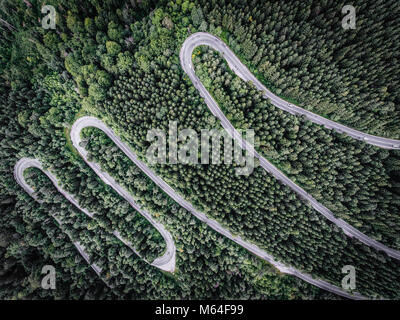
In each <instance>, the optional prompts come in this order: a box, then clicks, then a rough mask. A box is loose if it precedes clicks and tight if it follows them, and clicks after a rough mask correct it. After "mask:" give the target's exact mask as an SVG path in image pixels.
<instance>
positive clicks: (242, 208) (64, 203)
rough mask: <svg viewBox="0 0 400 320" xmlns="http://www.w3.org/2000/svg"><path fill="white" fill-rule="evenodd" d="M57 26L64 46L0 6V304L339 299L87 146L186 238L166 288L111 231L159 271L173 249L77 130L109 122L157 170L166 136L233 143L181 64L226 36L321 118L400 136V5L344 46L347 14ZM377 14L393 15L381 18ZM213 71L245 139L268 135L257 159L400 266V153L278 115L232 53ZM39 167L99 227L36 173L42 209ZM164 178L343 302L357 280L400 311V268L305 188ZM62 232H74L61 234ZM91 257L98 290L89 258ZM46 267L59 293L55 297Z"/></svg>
mask: <svg viewBox="0 0 400 320" xmlns="http://www.w3.org/2000/svg"><path fill="white" fill-rule="evenodd" d="M48 4H49V5H53V6H54V7H55V9H56V12H57V20H56V29H55V30H52V29H44V28H43V27H42V24H41V22H40V21H41V19H42V18H43V14H42V13H41V6H42V3H41V2H40V1H19V2H16V1H13V0H3V1H1V2H0V18H1V19H0V28H1V32H2V37H1V38H0V57H1V64H0V74H1V78H2V81H1V83H0V95H1V100H0V101H1V102H0V103H1V112H0V123H1V126H0V145H1V149H0V159H1V161H0V174H1V177H2V179H1V180H0V186H1V188H0V190H1V191H0V206H1V210H0V225H1V228H0V263H1V265H0V299H115V298H120V299H189V298H190V299H202V298H203V299H224V298H225V299H316V298H318V299H338V298H339V297H338V296H335V295H333V294H331V293H328V292H326V291H324V290H321V289H319V288H317V287H314V286H312V285H310V284H308V283H306V282H304V281H302V280H300V279H298V278H296V277H291V276H287V275H283V274H280V273H279V272H278V271H277V270H276V269H275V268H273V267H272V266H271V265H269V264H268V263H266V262H265V261H263V260H261V259H259V258H258V257H256V256H254V255H252V254H250V253H249V252H248V251H246V250H245V249H244V248H242V247H241V246H239V245H237V244H235V243H234V242H232V241H230V240H229V239H226V238H225V237H223V236H222V235H220V234H219V233H217V232H215V231H213V230H212V229H210V228H208V227H207V226H206V225H204V224H203V223H201V221H199V220H197V219H196V218H194V217H193V216H192V215H191V214H190V212H188V211H186V210H185V209H183V208H182V207H181V206H179V205H178V204H177V203H175V202H174V200H172V199H171V198H169V196H167V195H166V194H165V193H164V192H163V191H162V190H161V189H160V188H159V187H158V186H157V185H156V184H155V183H154V182H153V181H152V180H150V179H149V178H148V177H147V176H146V175H145V174H144V173H143V172H142V171H141V170H140V169H138V168H137V167H136V166H135V165H134V164H133V163H132V162H131V161H130V160H129V159H128V158H127V157H126V156H125V155H124V154H123V152H122V151H121V150H120V149H119V148H118V147H116V146H115V145H114V143H113V142H112V141H111V140H110V139H109V138H108V137H107V136H106V135H105V134H104V133H103V132H101V131H100V130H98V129H95V128H86V129H84V130H83V133H82V136H83V139H84V141H85V144H86V145H85V148H86V149H87V150H88V152H89V156H90V158H91V159H92V160H93V161H95V162H96V163H99V164H100V165H101V167H102V169H103V170H104V171H106V172H108V173H109V174H110V175H111V176H112V177H113V178H115V179H116V180H117V182H118V183H119V184H121V185H122V186H123V187H124V188H126V190H128V191H129V193H130V194H131V195H132V196H133V197H134V198H135V200H136V201H137V202H138V203H139V204H140V205H141V206H142V207H144V208H146V210H147V211H148V212H150V213H151V215H152V216H153V217H154V218H155V219H156V220H157V221H159V222H160V223H162V224H163V225H164V226H165V227H166V229H167V230H168V231H169V232H171V234H172V236H173V239H174V242H175V246H176V248H177V270H176V272H174V273H173V274H169V273H166V272H162V271H160V270H158V269H156V268H154V267H152V266H150V265H149V264H147V263H146V262H145V261H144V260H143V259H141V258H140V257H138V256H137V255H135V254H134V253H132V252H131V251H130V250H128V249H127V247H126V246H124V245H123V244H122V243H121V242H119V241H118V240H117V239H116V238H115V237H114V236H113V235H112V234H111V233H110V231H111V230H114V229H118V230H119V231H120V232H121V234H123V235H124V237H126V238H127V239H129V241H131V242H132V243H133V244H134V245H135V247H136V248H137V249H138V251H139V252H140V254H141V256H142V257H144V258H145V259H148V260H150V261H151V260H153V259H154V258H155V257H157V256H160V255H161V254H162V253H163V251H164V250H165V242H164V241H163V238H162V237H161V236H160V234H159V233H158V232H157V230H155V229H154V228H153V227H152V226H151V225H150V224H149V223H148V222H147V221H146V220H145V219H144V218H143V217H142V216H141V215H140V214H138V213H137V212H136V211H135V210H134V209H132V208H131V207H130V206H129V205H128V204H127V203H126V201H124V200H123V199H122V198H121V197H120V196H119V195H118V194H117V193H116V192H115V191H114V190H113V189H112V188H111V187H110V186H108V185H107V184H105V183H104V182H102V181H101V180H100V179H99V178H98V176H97V175H96V174H95V173H94V171H93V170H92V169H90V167H88V166H87V164H86V163H85V162H84V161H83V159H82V158H81V157H80V155H79V154H78V153H77V151H76V149H75V148H74V147H73V145H72V143H71V140H70V135H69V134H70V129H71V125H72V124H73V123H74V121H75V120H76V119H78V118H80V117H81V116H84V115H92V116H96V117H98V118H99V119H101V120H102V121H104V122H105V123H106V124H107V125H109V126H110V127H111V128H113V130H114V131H115V132H116V133H117V134H118V135H119V136H120V137H121V138H122V139H123V140H124V141H125V142H126V143H127V144H128V145H129V146H130V148H131V149H132V150H134V151H135V153H136V154H137V155H138V157H139V158H140V159H141V160H142V161H144V162H146V157H145V155H146V150H147V148H148V147H149V145H150V142H149V141H147V139H146V135H147V132H148V131H149V130H151V129H153V128H160V129H162V130H165V131H166V132H167V131H168V124H169V122H170V121H177V122H178V129H179V128H191V129H194V130H196V132H200V130H201V129H221V125H220V123H219V122H218V120H217V118H215V117H214V116H213V114H212V113H211V112H210V111H209V109H208V108H207V106H206V105H205V103H204V101H203V98H202V97H201V96H200V95H199V94H198V92H197V90H196V89H195V87H194V86H193V84H192V83H191V81H190V80H189V78H188V77H187V75H186V74H185V73H184V71H183V70H182V68H181V66H180V63H179V50H180V47H181V45H182V43H183V42H184V40H185V39H186V38H187V37H188V36H189V35H190V34H193V33H195V32H197V31H206V32H209V33H211V34H214V35H216V36H218V37H220V38H221V39H222V40H223V41H224V42H225V43H226V44H227V45H228V46H229V47H230V48H231V49H232V50H233V51H234V52H235V54H237V55H238V56H239V57H240V59H241V61H242V62H243V63H244V64H245V65H246V66H247V67H248V68H249V70H251V71H252V72H253V73H254V74H255V75H256V76H257V78H258V79H259V80H260V81H262V82H263V83H264V84H265V85H266V86H267V87H268V88H269V89H270V90H272V91H273V92H274V93H276V94H277V95H279V96H281V97H282V98H285V99H287V100H289V101H293V102H294V103H296V104H298V105H299V106H301V107H303V108H305V109H308V110H310V111H313V112H315V113H317V114H319V115H322V116H325V117H327V118H329V119H332V120H335V121H337V122H339V123H342V124H345V125H348V126H350V127H352V128H355V129H359V130H362V131H365V132H368V133H371V134H376V135H379V136H384V137H390V138H400V126H399V119H400V107H399V102H400V97H399V96H398V95H399V93H400V92H399V90H397V88H398V86H399V77H400V74H399V72H398V70H399V66H398V63H399V52H400V50H398V49H399V45H400V39H399V36H400V32H399V31H400V23H399V18H398V16H399V13H400V12H399V11H400V6H398V4H397V3H396V1H394V0H393V1H383V0H378V1H371V0H366V1H362V3H360V4H359V5H358V4H357V23H358V24H359V27H358V28H356V29H355V30H343V29H342V27H341V25H340V21H341V18H342V15H341V11H340V9H341V7H342V6H343V5H344V4H345V3H344V2H343V1H312V0H307V1H291V2H290V3H289V2H279V3H277V2H272V1H262V2H259V1H255V0H253V1H238V0H236V1H216V0H211V1H210V0H195V1H188V0H186V1H184V0H174V1H144V0H142V1H135V0H132V1H123V0H121V1H118V0H108V1H98V0H86V1H77V0H71V1H68V2H66V1H61V0H53V1H50V0H49V1H48ZM372 12H373V13H372ZM192 60H193V62H194V65H195V68H196V74H197V75H198V76H199V77H200V79H201V81H202V82H203V83H204V85H205V86H206V88H207V90H208V91H209V92H210V93H211V94H212V96H213V97H214V98H215V99H216V101H217V102H218V104H219V105H220V107H221V108H222V110H223V111H224V113H225V114H226V115H227V117H228V119H229V120H230V121H231V122H232V124H233V125H234V126H235V128H238V129H246V128H252V129H254V130H255V134H256V139H257V141H256V148H257V150H258V151H259V152H261V153H262V155H263V156H265V157H266V158H267V159H268V160H269V161H271V162H272V163H273V164H274V165H275V166H277V167H278V168H279V169H280V170H282V171H283V172H284V173H285V174H286V175H287V176H288V177H289V178H291V179H292V180H293V181H295V182H296V183H297V184H299V185H300V186H301V187H302V188H304V189H305V190H306V191H307V192H309V193H310V194H312V196H313V197H315V198H316V199H317V200H318V201H320V202H321V203H323V204H324V205H325V206H327V207H328V208H329V209H330V210H331V211H332V212H333V213H334V214H335V216H337V217H339V218H342V219H343V220H345V221H347V222H348V223H350V224H351V225H352V226H354V227H356V228H357V229H359V230H360V231H362V232H364V233H365V234H367V235H369V236H370V237H372V238H374V239H376V240H378V241H380V242H382V243H384V244H386V245H388V246H389V247H391V248H395V249H400V237H399V234H400V153H399V151H394V150H390V151H389V150H384V149H379V148H377V147H374V146H371V145H369V144H366V143H363V142H360V141H356V140H353V139H351V138H349V137H347V136H344V135H341V134H338V133H336V132H334V131H331V130H328V129H326V128H324V127H321V126H319V125H316V124H313V123H311V122H310V121H308V120H306V119H304V118H301V117H296V116H293V115H291V114H289V113H285V112H283V111H282V110H280V109H277V108H276V107H275V106H274V105H272V104H271V103H269V102H268V100H266V99H264V98H263V97H262V94H261V93H260V92H258V91H257V90H256V89H255V88H254V87H253V86H252V85H251V84H250V83H245V82H243V81H242V80H240V79H239V78H238V77H237V76H235V75H234V74H233V73H232V71H231V70H230V69H229V67H228V65H227V64H226V62H225V61H224V60H223V58H222V57H221V56H219V54H217V53H216V52H214V51H213V50H211V49H210V48H207V47H198V48H197V49H196V50H195V53H194V55H193V57H192ZM21 157H32V158H37V159H39V160H40V161H41V162H42V163H43V164H44V166H45V167H46V168H47V169H49V170H50V171H51V172H52V173H53V174H55V175H56V176H57V177H58V178H59V180H60V181H62V184H63V188H64V189H65V190H67V191H68V192H69V193H71V194H73V195H74V197H75V198H76V199H78V201H79V204H80V205H81V206H82V207H85V208H87V209H88V210H90V211H91V212H94V213H95V216H96V219H89V218H88V217H87V216H85V215H84V214H83V213H82V212H80V211H79V210H78V209H77V208H75V207H74V206H73V205H72V204H71V203H69V202H68V200H66V199H65V198H64V197H63V196H61V195H60V194H59V193H58V191H57V190H56V189H55V188H54V186H53V185H52V184H51V182H50V181H49V180H48V178H47V177H46V176H45V175H44V174H43V173H42V172H40V171H38V170H36V169H29V170H26V171H25V178H26V179H27V181H28V182H29V184H30V185H31V186H32V187H34V188H35V191H36V193H37V194H38V197H39V198H40V199H41V200H42V201H41V202H40V203H39V202H37V201H35V200H34V199H32V198H31V197H30V196H29V195H28V194H26V193H25V192H24V190H23V189H22V188H21V187H20V186H19V185H18V184H17V183H16V181H15V180H14V177H13V167H14V165H15V163H16V162H17V161H18V160H19V159H20V158H21ZM151 168H152V169H153V170H154V171H155V172H156V173H157V174H158V175H159V176H160V177H162V178H163V179H164V180H165V181H166V182H168V184H169V185H170V186H171V187H173V189H174V190H176V191H177V192H179V193H180V194H181V195H182V196H183V197H184V198H185V199H186V200H188V201H189V202H190V203H192V204H193V205H194V206H195V207H196V208H198V209H199V210H201V211H202V212H204V213H206V214H207V216H209V217H210V218H213V219H215V220H217V221H219V222H220V223H221V224H222V225H223V226H224V227H226V228H227V229H229V230H230V231H231V232H232V233H234V234H237V235H240V236H241V237H242V238H243V239H246V240H248V241H250V242H251V243H254V244H256V245H258V246H259V247H260V248H263V249H265V250H266V251H267V252H269V253H270V254H272V255H273V256H274V257H275V258H276V259H277V260H279V261H282V262H284V263H286V264H288V265H290V266H293V267H295V268H297V269H299V270H301V271H304V272H306V273H309V274H312V275H313V277H315V278H318V279H323V280H326V281H328V282H330V283H332V284H335V285H337V286H340V283H341V280H342V278H343V274H342V272H341V270H342V267H343V266H344V265H353V266H355V268H356V270H357V290H356V291H357V292H360V293H362V294H363V295H366V296H368V297H370V298H381V297H385V298H389V299H399V298H400V272H399V271H400V262H399V261H398V260H396V259H393V258H390V257H389V256H387V255H386V254H385V253H383V252H379V251H376V250H375V249H373V248H370V247H368V246H367V245H365V244H363V243H361V242H359V241H358V240H356V239H352V238H350V237H348V236H347V235H346V234H345V233H344V232H343V231H342V230H341V229H339V228H338V227H337V226H336V225H334V224H333V223H331V222H329V221H327V220H326V219H325V218H324V217H323V216H321V215H320V214H319V213H318V212H317V211H316V210H314V209H313V208H312V207H311V206H310V205H309V204H307V203H305V202H304V201H303V200H302V199H301V198H300V197H299V196H297V195H296V194H295V193H294V192H293V191H292V190H291V189H289V188H288V187H287V186H285V185H283V184H281V183H280V182H279V181H277V180H276V179H275V178H274V177H273V176H272V175H270V174H269V173H267V172H265V171H264V170H263V169H262V168H260V167H257V168H255V169H254V172H253V173H252V174H251V175H249V176H237V175H235V170H234V169H235V168H234V166H228V165H201V164H198V165H194V164H168V163H167V164H156V165H152V166H151ZM54 216H55V217H57V219H59V220H60V221H62V224H59V223H58V222H57V221H56V220H55V219H54V218H53V217H54ZM74 241H79V242H80V243H82V244H83V245H84V247H85V249H86V250H87V252H88V254H89V256H90V259H91V262H92V261H93V262H96V264H97V265H99V266H101V268H102V270H103V271H102V274H101V277H98V276H97V275H96V273H95V272H94V271H93V270H92V269H91V268H90V266H89V265H88V264H87V263H86V261H85V260H84V259H83V258H82V257H81V256H80V255H79V253H78V252H77V250H76V248H75V247H74V245H73V242H74ZM43 265H53V266H54V267H55V268H56V270H57V289H56V290H53V291H52V290H43V289H42V288H41V286H40V281H41V278H42V275H41V269H42V266H43Z"/></svg>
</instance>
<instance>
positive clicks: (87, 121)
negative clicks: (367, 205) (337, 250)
mask: <svg viewBox="0 0 400 320" xmlns="http://www.w3.org/2000/svg"><path fill="white" fill-rule="evenodd" d="M86 127H94V128H98V129H100V130H102V131H103V132H104V133H105V134H106V135H107V136H108V137H109V138H110V139H111V140H112V141H113V142H114V143H115V144H116V145H117V146H118V147H119V148H120V149H121V150H122V151H123V152H124V153H125V154H126V156H127V157H128V158H129V159H130V160H131V161H132V162H133V163H135V164H136V165H137V166H138V167H139V168H140V169H141V170H142V171H143V172H144V173H145V174H146V175H147V176H148V177H149V178H150V179H151V180H153V181H154V183H155V184H157V185H158V186H159V187H160V188H161V189H162V190H163V191H164V192H165V193H166V194H168V195H169V196H170V197H171V198H172V199H174V200H175V201H176V202H177V203H178V204H180V205H181V206H182V207H183V208H185V209H186V210H188V211H189V212H190V213H191V214H193V215H194V216H195V217H196V218H198V219H199V220H201V221H202V222H204V223H206V224H207V225H208V226H209V227H211V228H212V229H214V230H215V231H217V232H218V233H220V234H222V235H224V236H225V237H227V238H229V239H231V240H232V241H234V242H236V243H237V244H239V245H240V246H242V247H244V248H246V249H247V250H248V251H250V252H252V253H253V254H255V255H256V256H258V257H260V258H261V259H264V260H265V261H267V262H269V263H270V264H272V265H274V266H275V267H276V268H277V269H278V270H279V271H280V272H282V273H285V274H290V275H294V276H296V277H298V278H300V279H303V280H304V281H307V282H308V283H311V284H313V285H315V286H317V287H320V288H322V289H325V290H327V291H330V292H332V293H335V294H337V295H340V296H343V297H346V298H349V299H365V297H363V296H362V295H360V294H358V293H355V294H354V295H352V294H350V293H348V292H347V291H345V290H343V289H341V288H339V287H337V286H334V285H332V284H331V283H329V282H326V281H324V280H319V279H314V278H313V277H312V276H311V275H309V274H305V273H302V272H300V271H299V270H297V269H295V268H292V267H290V266H286V265H285V264H283V263H281V262H279V261H276V260H275V259H274V258H273V257H272V256H271V255H270V254H268V253H267V252H266V251H265V250H262V249H260V248H259V247H258V246H256V245H254V244H251V243H249V242H247V241H245V240H243V239H242V238H241V237H240V236H234V235H232V234H231V233H230V232H229V231H228V230H227V229H225V228H224V227H222V226H221V224H220V223H218V222H217V221H215V220H213V219H209V218H208V217H207V216H206V215H205V214H204V213H202V212H199V211H197V210H196V209H195V208H194V207H193V206H192V205H191V204H190V203H189V202H187V201H186V200H184V199H183V197H181V196H180V195H179V194H178V193H176V192H175V190H174V189H172V188H171V187H170V186H169V185H168V184H167V183H166V182H165V181H164V180H162V179H161V178H160V177H159V176H157V175H156V174H155V173H154V172H153V171H152V170H151V169H150V168H149V167H148V166H147V165H146V164H145V163H143V162H142V161H141V160H139V159H138V157H137V156H136V155H135V153H134V152H133V151H132V150H131V149H130V147H129V146H127V145H126V144H125V143H124V142H122V140H121V139H120V138H119V137H118V136H117V135H116V134H115V133H114V131H113V130H112V129H111V128H109V127H108V126H107V125H105V124H104V123H103V122H102V121H101V120H99V119H97V118H94V117H82V118H79V119H78V120H76V122H75V123H74V124H73V126H72V128H71V140H72V143H73V145H74V147H75V148H77V149H78V151H79V153H80V154H81V156H82V157H83V158H84V160H85V161H86V162H87V163H88V164H89V165H90V166H91V167H92V168H96V169H94V170H98V169H97V167H96V165H95V164H93V163H91V162H88V161H87V152H86V150H85V149H84V148H83V147H82V146H80V143H81V142H82V139H81V134H80V133H81V131H82V129H83V128H86ZM96 172H97V171H96ZM97 174H98V175H99V177H100V178H101V179H102V180H103V181H104V182H105V183H107V184H111V185H112V184H113V183H114V180H113V179H112V178H111V177H110V176H109V175H108V174H107V173H105V172H101V171H99V172H97ZM113 187H114V186H113Z"/></svg>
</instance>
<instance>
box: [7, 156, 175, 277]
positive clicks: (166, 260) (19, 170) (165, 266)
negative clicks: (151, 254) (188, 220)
mask: <svg viewBox="0 0 400 320" xmlns="http://www.w3.org/2000/svg"><path fill="white" fill-rule="evenodd" d="M85 161H86V158H85ZM86 162H87V161H86ZM87 163H88V164H89V165H90V166H91V167H93V166H96V165H95V164H92V163H89V162H87ZM32 167H33V168H37V169H39V170H41V171H42V172H43V173H44V174H46V175H47V177H49V179H50V180H51V182H52V183H53V185H54V186H55V187H56V188H57V190H58V192H60V193H61V194H62V195H63V196H64V197H65V198H67V200H68V201H69V202H71V203H72V204H73V205H74V206H75V207H77V208H78V209H79V210H81V211H82V212H83V213H85V214H86V215H87V216H88V217H90V218H93V216H94V215H93V213H91V212H89V211H88V210H86V209H85V208H82V207H81V206H80V205H79V203H78V201H76V200H75V198H74V197H73V196H72V195H71V194H69V193H68V192H67V191H65V190H64V189H63V188H62V187H61V185H60V183H59V181H58V179H57V178H56V177H55V176H54V175H53V174H52V173H51V172H50V171H48V170H45V169H44V168H43V166H42V164H41V163H40V162H39V160H37V159H30V158H22V159H20V160H19V161H18V162H17V163H16V164H15V166H14V178H15V180H16V181H17V182H18V184H19V185H20V186H21V187H22V188H23V189H24V190H25V192H26V193H28V194H29V195H30V196H31V197H32V198H34V199H35V200H36V201H38V202H41V201H40V200H39V199H38V198H37V196H36V194H35V191H34V190H33V188H32V187H30V186H29V184H28V183H27V182H26V181H25V178H24V176H23V173H24V171H25V170H26V169H27V168H32ZM97 170H100V169H99V168H97V167H96V170H95V171H96V173H98V171H97ZM100 172H101V175H100V174H99V173H98V174H99V175H100V178H101V179H102V180H103V181H104V182H106V183H107V184H109V185H111V187H112V188H113V189H114V190H115V191H117V192H118V193H119V194H120V195H121V196H122V197H123V198H124V199H125V200H127V201H128V202H129V203H130V205H131V206H132V207H133V208H135V209H136V210H137V211H138V212H139V213H140V214H141V215H142V216H144V217H145V218H146V219H147V220H148V221H149V222H150V223H151V224H152V225H153V226H154V227H155V228H156V229H157V230H158V231H159V232H160V234H161V235H162V237H163V238H164V240H165V243H166V246H167V250H166V252H165V253H164V254H163V255H162V256H161V257H158V258H156V259H155V260H154V261H153V262H152V263H150V262H148V261H147V260H146V259H143V260H144V261H146V262H147V263H149V264H150V265H152V266H155V267H157V268H159V269H161V270H164V271H167V272H174V271H175V256H176V254H175V252H176V249H175V244H174V241H173V240H172V236H171V234H170V233H169V232H168V231H166V230H165V228H164V227H163V226H162V225H161V224H159V223H158V222H156V221H154V219H153V218H152V217H151V216H150V214H149V213H148V212H147V211H145V210H143V209H141V208H140V206H139V205H138V204H137V203H136V202H135V201H134V199H133V198H132V196H131V195H130V194H128V193H127V192H126V191H125V190H124V189H123V188H121V186H120V185H119V184H117V183H116V182H115V181H114V180H113V179H112V178H111V177H109V176H108V175H107V174H106V175H107V177H106V178H103V174H105V173H104V172H102V171H101V170H100ZM107 178H108V180H107ZM54 218H55V217H54ZM55 219H56V220H57V222H58V223H59V224H61V221H60V220H59V219H57V218H55ZM113 234H114V236H115V237H117V238H118V239H119V240H120V241H121V242H122V243H124V244H125V245H126V246H127V247H129V248H130V249H131V250H132V251H133V252H134V253H136V254H137V255H138V256H139V257H141V255H140V254H139V253H138V252H137V251H136V250H135V248H134V247H133V246H132V243H131V242H129V241H127V240H125V239H124V238H123V237H122V236H121V235H120V233H119V232H118V231H117V230H114V231H113ZM74 245H75V247H76V248H77V249H78V251H79V253H80V254H81V255H82V257H83V258H84V259H85V260H86V261H87V262H88V263H89V256H88V255H87V253H86V252H85V251H84V248H83V246H82V245H81V244H80V243H79V242H74ZM91 267H92V268H93V270H94V271H95V272H96V273H97V274H98V275H100V273H101V268H100V267H98V266H97V265H96V264H95V263H93V264H91Z"/></svg>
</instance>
